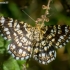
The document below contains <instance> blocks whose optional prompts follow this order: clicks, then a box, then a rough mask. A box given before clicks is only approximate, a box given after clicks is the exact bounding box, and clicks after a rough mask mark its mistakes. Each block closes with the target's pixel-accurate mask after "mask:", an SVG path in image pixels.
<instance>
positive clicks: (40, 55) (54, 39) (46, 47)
mask: <svg viewBox="0 0 70 70" xmlns="http://www.w3.org/2000/svg"><path fill="white" fill-rule="evenodd" d="M42 30H43V31H44V32H45V33H44V34H43V38H42V39H41V40H40V41H37V43H36V44H35V47H34V51H33V52H34V55H33V57H34V59H35V60H37V61H38V62H39V63H41V64H48V63H50V62H51V61H53V60H54V59H55V58H56V51H55V48H61V47H63V46H65V45H66V43H67V42H69V40H70V27H69V26H67V25H51V26H45V27H44V28H42V29H41V31H42ZM39 36H40V35H39ZM39 38H40V37H39Z"/></svg>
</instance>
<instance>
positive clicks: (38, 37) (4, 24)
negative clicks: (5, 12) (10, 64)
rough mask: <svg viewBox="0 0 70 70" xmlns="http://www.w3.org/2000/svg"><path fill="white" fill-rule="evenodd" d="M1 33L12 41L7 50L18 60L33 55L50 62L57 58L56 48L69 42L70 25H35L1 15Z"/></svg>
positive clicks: (42, 61)
mask: <svg viewBox="0 0 70 70" xmlns="http://www.w3.org/2000/svg"><path fill="white" fill-rule="evenodd" d="M0 35H1V36H2V37H3V38H4V39H5V40H9V41H11V42H10V44H9V45H8V48H7V50H8V52H9V53H10V54H12V56H13V57H14V58H16V59H17V60H18V59H20V60H27V59H29V58H31V57H33V58H34V59H35V60H37V61H38V62H39V63H41V64H48V63H50V62H52V61H53V60H55V58H56V50H55V49H58V48H61V47H63V46H65V45H66V43H68V42H69V40H70V26H68V25H48V26H45V25H42V24H38V23H37V24H36V25H35V26H34V27H33V26H31V25H29V24H27V23H25V22H23V21H18V20H13V18H5V17H3V16H1V17H0Z"/></svg>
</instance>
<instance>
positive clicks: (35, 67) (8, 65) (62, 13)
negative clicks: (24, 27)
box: [0, 0, 70, 70]
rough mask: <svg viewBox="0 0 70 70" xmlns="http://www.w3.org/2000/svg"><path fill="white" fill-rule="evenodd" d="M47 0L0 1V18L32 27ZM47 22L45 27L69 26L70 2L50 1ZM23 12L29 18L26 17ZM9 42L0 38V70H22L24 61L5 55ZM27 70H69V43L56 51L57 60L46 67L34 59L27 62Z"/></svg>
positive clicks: (61, 0)
mask: <svg viewBox="0 0 70 70" xmlns="http://www.w3.org/2000/svg"><path fill="white" fill-rule="evenodd" d="M47 1H48V0H21V1H20V0H0V2H7V3H6V4H1V3H0V16H2V15H3V16H5V17H12V18H14V19H18V20H23V21H25V22H27V23H28V24H31V25H34V24H35V22H34V21H33V20H32V19H30V18H29V16H31V17H32V18H33V19H34V20H36V19H37V18H39V17H40V16H41V15H42V14H43V13H44V12H43V10H42V5H44V4H45V5H47ZM50 7H51V9H50V11H49V12H50V14H49V16H48V17H49V19H50V21H49V22H47V23H46V22H45V24H46V25H55V24H68V25H70V0H52V2H51V5H50ZM22 10H24V11H25V12H26V13H27V14H28V15H29V16H27V15H26V14H25V13H24V12H23V11H22ZM8 44H9V42H8V41H4V39H3V38H2V37H0V70H24V66H23V65H24V64H25V62H26V61H20V60H18V61H17V60H15V59H14V58H12V57H11V55H9V54H8V53H7V50H6V49H7V46H8ZM27 63H28V66H27V67H28V68H27V69H28V70H70V43H68V44H67V45H66V46H65V47H63V48H61V49H58V50H57V58H56V59H55V61H53V62H51V63H49V64H48V65H41V64H39V63H38V62H36V61H35V60H34V59H30V60H29V61H28V62H27Z"/></svg>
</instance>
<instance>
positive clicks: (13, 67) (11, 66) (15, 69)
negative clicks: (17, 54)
mask: <svg viewBox="0 0 70 70" xmlns="http://www.w3.org/2000/svg"><path fill="white" fill-rule="evenodd" d="M3 69H4V70H20V67H19V65H18V63H17V61H16V60H15V59H13V58H12V57H10V58H9V59H8V60H7V61H5V62H4V64H3Z"/></svg>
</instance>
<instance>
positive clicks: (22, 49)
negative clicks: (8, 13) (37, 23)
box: [0, 17, 32, 60]
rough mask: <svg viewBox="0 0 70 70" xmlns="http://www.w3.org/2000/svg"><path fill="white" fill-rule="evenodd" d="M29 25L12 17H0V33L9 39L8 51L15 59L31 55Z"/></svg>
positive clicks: (26, 57)
mask: <svg viewBox="0 0 70 70" xmlns="http://www.w3.org/2000/svg"><path fill="white" fill-rule="evenodd" d="M30 29H31V26H29V25H27V24H26V23H24V22H22V21H21V22H19V21H17V20H13V19H12V18H4V17H1V18H0V35H1V36H2V37H3V38H4V39H5V40H9V41H11V43H10V44H9V45H8V51H9V53H11V54H12V56H13V57H14V58H16V59H21V60H23V59H28V58H29V57H30V56H31V53H32V52H31V51H32V48H31V41H32V33H31V30H30Z"/></svg>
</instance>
